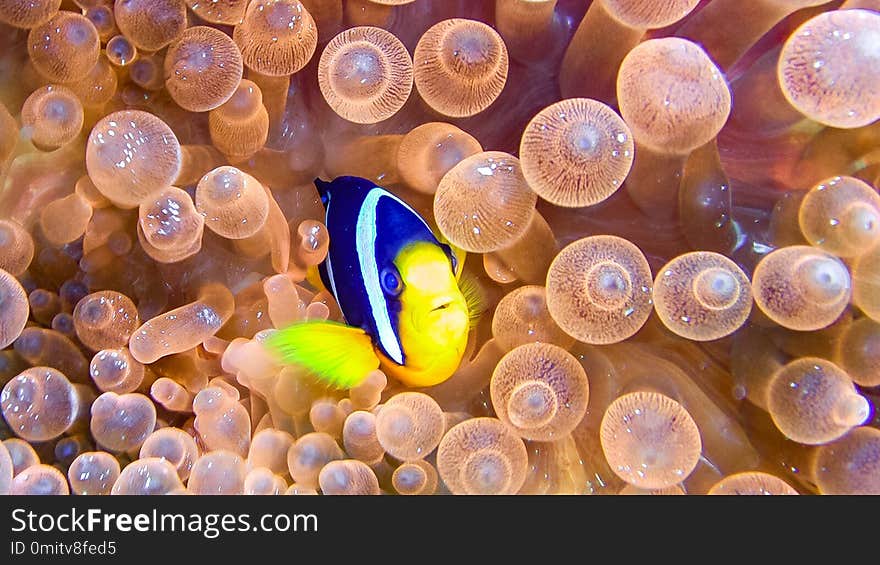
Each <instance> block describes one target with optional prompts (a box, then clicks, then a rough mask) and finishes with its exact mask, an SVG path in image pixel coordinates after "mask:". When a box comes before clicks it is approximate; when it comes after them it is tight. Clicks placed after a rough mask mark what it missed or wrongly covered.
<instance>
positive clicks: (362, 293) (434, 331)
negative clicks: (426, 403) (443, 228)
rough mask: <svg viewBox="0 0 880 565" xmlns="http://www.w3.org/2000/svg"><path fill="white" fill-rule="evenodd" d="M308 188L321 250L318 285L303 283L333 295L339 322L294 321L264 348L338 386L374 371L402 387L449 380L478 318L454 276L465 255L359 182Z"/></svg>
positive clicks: (469, 289) (467, 289)
mask: <svg viewBox="0 0 880 565" xmlns="http://www.w3.org/2000/svg"><path fill="white" fill-rule="evenodd" d="M315 186H316V187H317V188H318V192H319V194H320V196H321V201H322V203H323V204H324V210H325V216H324V224H325V225H326V227H327V231H328V234H329V236H330V245H329V248H328V251H327V257H326V259H325V260H324V261H323V262H322V263H321V264H320V265H319V267H318V274H319V276H320V279H319V280H317V281H315V280H313V279H317V276H313V277H310V278H309V280H310V281H312V282H313V283H314V284H315V285H316V286H318V287H319V288H320V287H323V288H326V289H328V290H329V291H330V292H331V293H332V294H333V296H334V298H335V299H336V301H337V303H338V304H339V309H340V310H341V312H342V316H343V318H344V321H345V322H344V323H339V322H333V321H326V320H318V321H315V320H310V321H304V322H299V323H296V324H293V325H292V326H289V327H287V328H283V329H280V330H278V331H277V332H275V333H273V334H272V335H271V336H270V337H268V338H267V339H266V341H265V344H266V345H267V346H268V347H269V349H270V350H272V351H274V352H275V353H276V354H277V355H278V356H279V357H280V359H281V361H282V362H283V363H286V364H297V365H301V366H303V367H305V368H306V369H308V370H309V371H311V372H312V373H313V374H314V375H315V376H316V377H317V378H318V379H319V380H321V381H324V382H326V383H329V384H331V385H334V386H336V387H339V388H351V387H353V386H356V385H357V384H358V383H359V382H360V381H361V380H363V378H364V377H366V375H367V374H368V373H369V372H370V371H373V370H375V369H377V368H381V369H382V370H383V371H384V372H385V374H386V375H388V376H390V377H393V378H395V379H397V380H399V381H401V382H402V383H404V384H405V385H408V386H417V387H423V386H432V385H435V384H438V383H440V382H443V381H444V380H446V379H448V378H449V377H450V376H452V374H453V373H454V372H455V370H456V369H457V368H458V366H459V364H460V363H461V359H462V356H463V354H464V351H465V347H466V345H467V340H468V333H469V331H470V328H471V327H472V325H473V324H474V323H475V320H476V318H477V317H478V316H479V311H480V305H479V293H478V292H477V290H476V289H477V287H476V285H475V284H474V283H473V282H471V281H470V279H468V278H467V277H464V278H462V276H461V275H462V266H463V255H464V252H463V251H461V250H454V249H453V248H452V246H450V245H449V244H448V243H444V242H441V240H440V239H439V238H438V237H437V236H436V235H435V234H434V232H433V231H432V230H431V228H430V227H429V226H428V224H427V222H426V221H425V220H424V219H423V218H422V217H421V216H420V215H419V214H418V213H417V212H416V211H415V210H413V209H412V208H411V207H410V206H409V205H408V204H407V203H406V202H404V201H403V200H401V199H400V198H398V197H397V196H395V195H393V194H391V193H390V192H388V191H387V190H385V189H384V188H381V187H379V186H376V184H375V183H373V182H371V181H369V180H367V179H363V178H360V177H352V176H345V177H338V178H336V179H334V180H333V181H332V182H326V181H322V180H321V179H315Z"/></svg>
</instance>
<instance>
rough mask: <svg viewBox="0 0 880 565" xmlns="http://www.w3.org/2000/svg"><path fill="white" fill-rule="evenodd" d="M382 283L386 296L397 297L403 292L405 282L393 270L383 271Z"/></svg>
mask: <svg viewBox="0 0 880 565" xmlns="http://www.w3.org/2000/svg"><path fill="white" fill-rule="evenodd" d="M379 280H380V283H381V285H382V290H383V291H385V294H390V295H392V296H397V295H399V294H400V293H401V292H402V291H403V282H402V281H401V280H400V276H399V275H398V274H397V273H396V272H395V271H394V270H393V269H391V268H385V269H382V273H381V275H380V278H379Z"/></svg>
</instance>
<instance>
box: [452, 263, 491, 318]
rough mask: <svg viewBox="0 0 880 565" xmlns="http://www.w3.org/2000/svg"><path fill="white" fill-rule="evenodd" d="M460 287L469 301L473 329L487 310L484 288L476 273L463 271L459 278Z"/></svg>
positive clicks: (469, 314)
mask: <svg viewBox="0 0 880 565" xmlns="http://www.w3.org/2000/svg"><path fill="white" fill-rule="evenodd" d="M458 289H459V290H460V291H461V295H462V296H463V297H464V301H465V302H466V303H467V309H468V322H469V323H470V327H471V329H473V328H475V327H476V326H477V323H478V322H479V321H480V316H482V315H483V312H484V311H485V310H486V297H485V294H484V292H483V288H482V287H481V286H480V283H479V282H478V281H477V278H476V277H475V276H474V275H472V274H470V273H468V272H464V271H462V272H461V274H460V275H459V279H458Z"/></svg>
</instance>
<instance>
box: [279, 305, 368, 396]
mask: <svg viewBox="0 0 880 565" xmlns="http://www.w3.org/2000/svg"><path fill="white" fill-rule="evenodd" d="M264 344H265V345H266V347H267V348H268V349H269V350H270V351H272V352H273V353H275V354H276V355H277V356H278V358H279V359H280V360H281V362H282V363H285V364H288V365H300V366H302V367H305V368H306V369H307V370H308V371H310V372H311V373H312V374H314V375H315V377H317V378H318V380H320V381H321V382H324V383H326V384H329V385H332V386H334V387H336V388H343V389H345V388H351V387H353V386H357V385H358V384H359V383H360V382H361V381H362V380H363V379H364V378H365V377H366V376H367V374H368V373H369V372H370V371H374V370H376V369H378V368H379V357H377V356H376V351H375V349H374V348H373V342H372V340H371V339H370V336H369V335H367V333H366V332H365V331H364V330H362V329H360V328H354V327H351V326H347V325H345V324H340V323H338V322H331V321H327V320H309V321H305V322H300V323H297V324H293V325H292V326H288V327H286V328H284V329H282V330H278V331H277V332H275V333H273V334H272V335H271V336H269V337H268V338H267V339H266V340H265V342H264Z"/></svg>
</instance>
